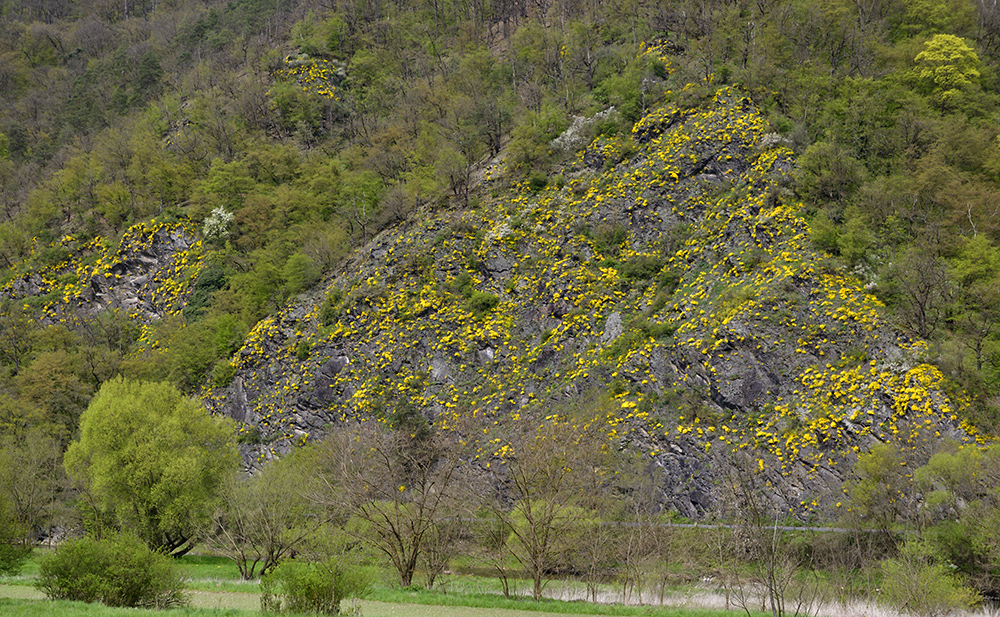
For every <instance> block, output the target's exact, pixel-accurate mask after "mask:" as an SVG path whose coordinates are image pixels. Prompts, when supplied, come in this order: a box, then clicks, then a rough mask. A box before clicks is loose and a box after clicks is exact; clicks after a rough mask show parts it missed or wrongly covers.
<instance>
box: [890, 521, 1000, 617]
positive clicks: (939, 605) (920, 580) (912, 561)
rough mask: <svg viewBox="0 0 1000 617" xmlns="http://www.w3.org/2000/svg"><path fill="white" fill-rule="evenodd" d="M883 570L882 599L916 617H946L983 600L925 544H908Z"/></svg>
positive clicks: (919, 542) (913, 542)
mask: <svg viewBox="0 0 1000 617" xmlns="http://www.w3.org/2000/svg"><path fill="white" fill-rule="evenodd" d="M880 568H881V571H882V595H883V596H884V597H885V598H886V600H888V601H889V603H890V604H892V605H894V606H896V607H898V608H900V609H902V610H905V611H907V612H909V613H912V614H914V615H927V616H931V615H945V614H948V613H951V612H953V611H955V610H961V609H967V608H969V607H971V606H972V605H974V604H977V603H978V602H979V601H980V600H981V598H980V596H979V595H978V594H977V593H975V592H974V591H972V590H970V589H968V588H967V587H965V586H964V585H963V584H962V580H961V579H960V578H959V577H958V576H956V575H955V574H954V572H953V571H952V570H951V568H949V566H948V564H947V563H943V562H941V561H940V560H939V558H938V556H937V555H936V554H935V553H934V551H933V549H932V547H931V546H930V545H929V544H928V543H927V542H923V541H921V540H916V539H914V540H909V541H907V542H906V544H904V545H903V547H902V548H901V549H900V552H899V556H898V557H895V558H893V559H887V560H885V561H883V562H882V563H881V564H880Z"/></svg>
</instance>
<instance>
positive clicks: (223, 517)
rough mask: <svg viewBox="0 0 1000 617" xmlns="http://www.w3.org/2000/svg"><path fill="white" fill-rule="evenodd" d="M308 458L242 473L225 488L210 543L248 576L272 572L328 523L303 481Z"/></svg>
mask: <svg viewBox="0 0 1000 617" xmlns="http://www.w3.org/2000/svg"><path fill="white" fill-rule="evenodd" d="M307 456H308V453H301V452H296V453H294V454H292V455H289V456H288V457H286V458H284V459H281V460H279V461H276V462H274V463H271V464H270V465H268V466H267V467H265V468H264V469H262V470H261V471H258V472H257V473H255V474H254V475H252V476H248V475H246V474H244V473H243V472H239V473H237V474H234V475H233V477H232V478H230V479H229V481H228V482H227V483H226V485H225V486H224V487H223V489H222V491H221V494H220V496H219V506H218V508H217V510H216V513H215V516H214V517H213V520H212V528H211V529H210V530H209V533H208V534H206V536H207V539H206V543H207V544H208V546H210V547H211V548H212V549H213V550H215V551H217V552H218V553H220V554H222V555H225V556H226V557H229V558H230V559H232V560H233V561H234V562H236V567H237V568H239V571H240V575H241V576H242V577H243V579H244V580H250V579H252V578H254V577H255V576H257V575H261V574H266V573H267V572H269V571H270V570H272V569H273V568H274V567H275V566H277V565H278V562H279V561H281V560H282V559H283V558H285V557H288V556H290V555H291V554H292V552H293V551H295V550H296V549H297V548H298V547H299V546H300V545H302V544H303V543H304V542H306V541H308V540H309V539H310V538H311V537H312V535H313V534H314V533H316V531H317V530H318V529H319V527H320V526H321V525H322V524H323V523H324V522H325V520H326V517H325V514H326V512H325V511H324V510H323V509H321V508H319V507H317V506H316V505H315V504H314V503H313V502H312V501H311V500H309V499H308V497H309V489H308V485H307V483H304V482H303V479H304V478H308V475H307V474H306V473H304V472H305V469H306V466H307V464H308V463H309V461H308V460H307Z"/></svg>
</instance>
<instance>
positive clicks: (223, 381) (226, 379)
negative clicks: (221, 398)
mask: <svg viewBox="0 0 1000 617" xmlns="http://www.w3.org/2000/svg"><path fill="white" fill-rule="evenodd" d="M235 376H236V367H235V366H234V365H233V363H232V362H230V361H229V360H219V361H218V362H216V364H215V366H214V367H213V368H212V383H213V384H215V387H216V388H225V387H226V386H228V385H229V384H231V383H232V382H233V377H235Z"/></svg>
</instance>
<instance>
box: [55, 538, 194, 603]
mask: <svg viewBox="0 0 1000 617" xmlns="http://www.w3.org/2000/svg"><path fill="white" fill-rule="evenodd" d="M37 586H38V587H39V589H41V590H42V591H43V592H44V593H45V595H46V596H48V597H49V599H52V600H75V601H80V602H100V603H102V604H105V605H107V606H134V607H141V608H167V607H170V606H180V605H183V604H185V603H186V600H185V598H184V596H183V595H182V594H181V588H182V585H181V578H180V576H179V574H178V573H177V569H176V567H175V565H174V562H173V560H171V559H170V557H167V556H166V555H162V554H159V553H154V552H153V551H151V550H149V549H148V548H147V547H146V545H145V544H143V543H142V542H141V541H140V540H139V538H137V537H136V536H134V535H120V536H115V537H111V538H108V539H105V540H95V539H93V538H91V537H84V538H79V539H76V540H69V541H67V542H65V543H64V544H62V545H61V546H60V547H59V548H58V549H56V551H55V553H53V554H52V555H48V556H46V557H44V558H43V559H42V560H41V562H40V563H39V569H38V583H37Z"/></svg>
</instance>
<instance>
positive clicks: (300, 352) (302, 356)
mask: <svg viewBox="0 0 1000 617" xmlns="http://www.w3.org/2000/svg"><path fill="white" fill-rule="evenodd" d="M311 352H312V343H310V342H309V341H308V340H306V339H302V340H301V341H299V342H298V343H296V345H295V357H296V358H297V359H298V361H299V362H305V361H306V360H308V359H309V354H310V353H311Z"/></svg>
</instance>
